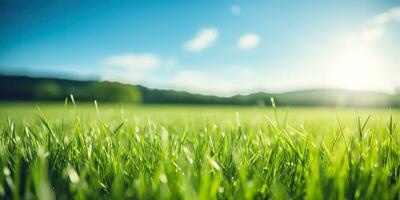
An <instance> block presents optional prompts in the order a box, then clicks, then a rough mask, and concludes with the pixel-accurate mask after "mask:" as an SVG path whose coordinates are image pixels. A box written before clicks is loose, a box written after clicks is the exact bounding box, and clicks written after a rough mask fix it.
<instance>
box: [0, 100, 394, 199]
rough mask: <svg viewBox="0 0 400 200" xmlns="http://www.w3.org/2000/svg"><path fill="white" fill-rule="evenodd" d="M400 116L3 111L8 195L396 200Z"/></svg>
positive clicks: (314, 111) (330, 111)
mask: <svg viewBox="0 0 400 200" xmlns="http://www.w3.org/2000/svg"><path fill="white" fill-rule="evenodd" d="M37 106H38V107H37ZM399 117H400V112H399V111H398V110H392V111H390V110H389V109H387V110H381V109H368V110H365V109H358V110H357V109H335V108H279V107H278V109H277V110H274V109H272V108H260V107H228V106H226V107H224V106H219V107H218V106H190V105H187V106H172V105H171V106H127V105H124V106H122V105H118V104H106V105H103V104H99V105H98V107H97V109H96V107H95V105H94V104H79V102H78V104H77V105H72V104H71V103H69V104H68V105H67V106H66V105H64V104H62V103H58V104H57V103H27V104H24V103H1V104H0V169H1V171H0V172H1V173H0V199H7V198H14V199H52V198H57V199H125V198H128V199H288V198H292V199H399V198H400V192H399V191H400V181H399V178H400V136H399V134H400V131H399V128H398V124H399V121H398V120H399Z"/></svg>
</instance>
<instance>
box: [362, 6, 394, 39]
mask: <svg viewBox="0 0 400 200" xmlns="http://www.w3.org/2000/svg"><path fill="white" fill-rule="evenodd" d="M393 21H400V6H397V7H393V8H391V9H389V10H387V11H386V12H383V13H380V14H378V15H376V16H374V17H372V18H371V19H370V20H368V21H367V23H366V26H365V27H364V28H363V30H362V31H361V34H360V36H361V37H362V39H364V41H366V42H373V41H377V40H379V39H380V38H382V37H383V36H384V34H385V26H386V25H387V24H388V23H390V22H393Z"/></svg>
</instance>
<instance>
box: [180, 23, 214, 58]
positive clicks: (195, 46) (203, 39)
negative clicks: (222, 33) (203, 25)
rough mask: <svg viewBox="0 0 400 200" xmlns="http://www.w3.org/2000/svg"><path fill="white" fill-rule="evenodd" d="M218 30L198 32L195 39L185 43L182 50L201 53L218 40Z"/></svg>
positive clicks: (209, 29) (211, 29) (208, 29)
mask: <svg viewBox="0 0 400 200" xmlns="http://www.w3.org/2000/svg"><path fill="white" fill-rule="evenodd" d="M218 35H219V33H218V30H217V29H216V28H207V29H202V30H200V31H199V32H198V33H197V35H196V37H195V38H193V39H191V40H189V41H187V42H186V43H185V44H184V48H185V49H186V50H187V51H194V52H195V51H201V50H204V49H206V48H208V47H210V46H211V45H212V44H213V43H214V42H215V41H216V40H217V38H218Z"/></svg>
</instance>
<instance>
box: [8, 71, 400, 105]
mask: <svg viewBox="0 0 400 200" xmlns="http://www.w3.org/2000/svg"><path fill="white" fill-rule="evenodd" d="M70 94H73V95H74V97H75V99H76V100H77V101H93V100H97V101H99V102H129V103H144V104H219V105H222V104H227V105H228V104H231V105H261V106H262V105H270V98H271V97H273V98H274V99H275V101H276V102H277V103H278V105H282V106H341V107H348V106H351V107H400V94H387V93H378V92H361V91H347V90H324V89H320V90H304V91H295V92H286V93H275V94H272V93H262V92H259V93H253V94H249V95H235V96H231V97H218V96H213V95H201V94H193V93H189V92H184V91H175V90H160V89H150V88H147V87H144V86H140V85H129V84H122V83H116V82H100V81H75V80H65V79H56V78H31V77H25V76H0V100H2V101H15V100H24V101H62V100H64V99H65V98H66V97H68V96H69V95H70Z"/></svg>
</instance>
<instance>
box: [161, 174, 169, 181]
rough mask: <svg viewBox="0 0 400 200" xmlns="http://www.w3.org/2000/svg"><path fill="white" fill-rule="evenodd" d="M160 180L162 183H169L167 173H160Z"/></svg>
mask: <svg viewBox="0 0 400 200" xmlns="http://www.w3.org/2000/svg"><path fill="white" fill-rule="evenodd" d="M160 181H161V183H167V181H168V179H167V176H165V174H160Z"/></svg>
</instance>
